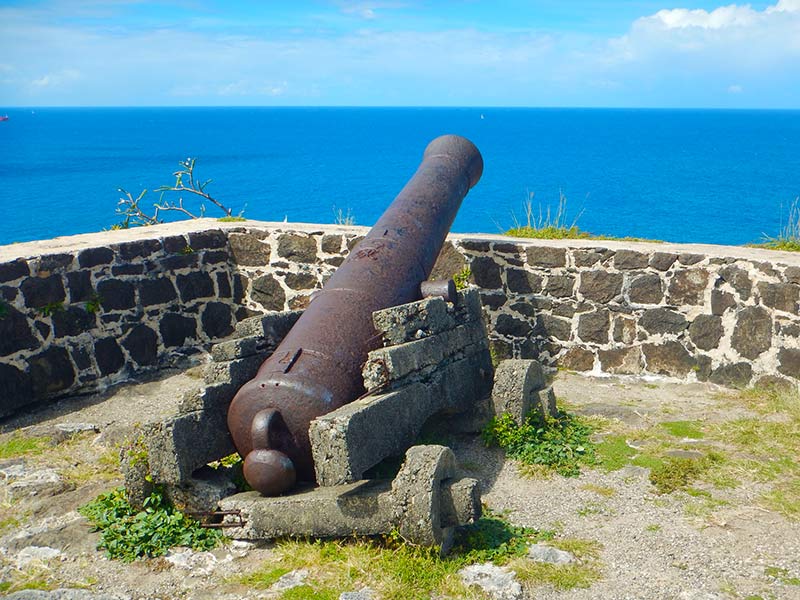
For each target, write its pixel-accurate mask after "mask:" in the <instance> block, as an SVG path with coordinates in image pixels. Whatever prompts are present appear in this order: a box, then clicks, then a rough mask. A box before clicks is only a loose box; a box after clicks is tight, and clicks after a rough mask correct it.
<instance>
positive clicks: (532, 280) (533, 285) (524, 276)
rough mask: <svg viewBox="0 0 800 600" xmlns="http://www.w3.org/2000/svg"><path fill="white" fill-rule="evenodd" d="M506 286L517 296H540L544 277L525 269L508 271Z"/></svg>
mask: <svg viewBox="0 0 800 600" xmlns="http://www.w3.org/2000/svg"><path fill="white" fill-rule="evenodd" d="M506 285H507V286H508V291H509V292H514V293H515V294H538V293H539V292H541V291H542V277H541V275H537V274H536V273H531V272H529V271H525V270H524V269H508V270H507V271H506Z"/></svg>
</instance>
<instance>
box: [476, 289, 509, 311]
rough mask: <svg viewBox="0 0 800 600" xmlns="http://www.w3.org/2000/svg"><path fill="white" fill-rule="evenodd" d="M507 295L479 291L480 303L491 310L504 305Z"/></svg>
mask: <svg viewBox="0 0 800 600" xmlns="http://www.w3.org/2000/svg"><path fill="white" fill-rule="evenodd" d="M506 302H508V297H507V296H506V295H505V294H503V293H489V294H485V293H481V304H483V305H484V306H488V307H489V308H491V309H492V310H497V309H499V308H501V307H503V306H505V304H506Z"/></svg>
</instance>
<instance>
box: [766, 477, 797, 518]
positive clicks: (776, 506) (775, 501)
mask: <svg viewBox="0 0 800 600" xmlns="http://www.w3.org/2000/svg"><path fill="white" fill-rule="evenodd" d="M763 501H764V504H766V506H767V508H770V509H772V510H774V511H775V512H779V513H781V514H782V515H784V516H786V517H788V518H790V519H794V520H800V479H797V478H795V479H793V480H792V481H789V482H785V483H782V484H778V485H777V486H776V487H775V488H774V489H773V490H771V491H769V492H767V493H766V494H764V496H763Z"/></svg>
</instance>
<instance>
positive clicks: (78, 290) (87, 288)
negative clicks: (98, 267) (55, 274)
mask: <svg viewBox="0 0 800 600" xmlns="http://www.w3.org/2000/svg"><path fill="white" fill-rule="evenodd" d="M67 287H68V288H69V299H70V302H73V303H74V302H85V301H87V300H91V299H92V296H93V295H94V288H93V287H92V274H91V272H89V271H70V272H69V273H67Z"/></svg>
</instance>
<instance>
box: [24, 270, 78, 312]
mask: <svg viewBox="0 0 800 600" xmlns="http://www.w3.org/2000/svg"><path fill="white" fill-rule="evenodd" d="M20 290H22V295H23V296H24V297H25V306H27V307H28V308H41V307H43V306H47V305H48V304H57V303H59V302H63V301H64V299H65V298H66V297H67V294H66V292H65V291H64V283H63V281H62V280H61V276H60V275H50V276H49V277H28V278H27V279H24V280H23V281H22V284H21V285H20Z"/></svg>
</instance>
